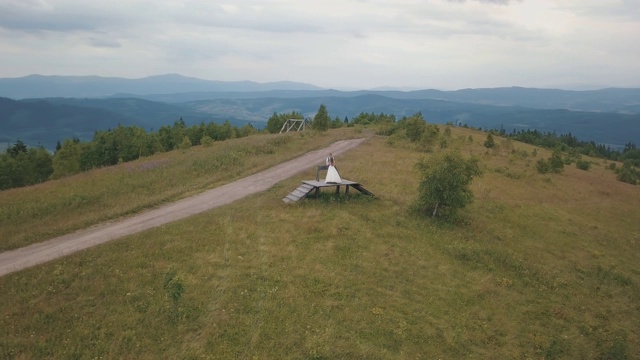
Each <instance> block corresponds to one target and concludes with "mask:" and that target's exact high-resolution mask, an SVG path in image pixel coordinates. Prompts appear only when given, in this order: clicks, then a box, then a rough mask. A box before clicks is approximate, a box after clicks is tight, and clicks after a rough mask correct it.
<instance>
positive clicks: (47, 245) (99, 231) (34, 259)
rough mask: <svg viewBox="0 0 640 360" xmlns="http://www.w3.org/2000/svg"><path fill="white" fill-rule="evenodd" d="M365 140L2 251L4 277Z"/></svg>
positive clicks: (250, 188) (179, 215)
mask: <svg viewBox="0 0 640 360" xmlns="http://www.w3.org/2000/svg"><path fill="white" fill-rule="evenodd" d="M365 140H366V139H364V138H362V139H351V140H342V141H338V142H335V143H333V144H331V145H330V146H329V147H327V148H324V149H321V150H316V151H312V152H309V153H306V154H305V155H302V156H300V157H298V158H295V159H293V160H290V161H287V162H285V163H282V164H279V165H276V166H274V167H272V168H269V169H267V170H264V171H262V172H259V173H257V174H254V175H251V176H248V177H246V178H243V179H240V180H236V181H234V182H231V183H229V184H226V185H223V186H220V187H218V188H215V189H211V190H208V191H206V192H204V193H201V194H198V195H196V196H193V197H189V198H186V199H182V200H179V201H177V202H174V203H171V204H167V205H165V206H162V207H160V208H157V209H154V210H150V211H147V212H144V213H141V214H138V215H134V216H132V217H129V218H126V219H123V220H120V221H116V222H110V223H106V224H101V225H97V226H94V227H91V228H89V229H85V230H81V231H78V232H75V233H72V234H68V235H64V236H60V237H57V238H53V239H51V240H47V241H44V242H41V243H37V244H33V245H29V246H26V247H23V248H20V249H15V250H10V251H6V252H3V253H0V276H2V275H6V274H9V273H12V272H15V271H19V270H22V269H25V268H28V267H31V266H35V265H38V264H42V263H45V262H47V261H51V260H53V259H57V258H59V257H62V256H65V255H69V254H72V253H74V252H76V251H79V250H83V249H87V248H89V247H92V246H94V245H98V244H102V243H105V242H107V241H111V240H115V239H118V238H120V237H123V236H127V235H131V234H135V233H137V232H140V231H144V230H147V229H150V228H153V227H156V226H160V225H163V224H166V223H169V222H172V221H176V220H179V219H183V218H186V217H188V216H191V215H194V214H197V213H201V212H203V211H207V210H211V209H213V208H216V207H218V206H222V205H225V204H229V203H231V202H233V201H236V200H238V199H241V198H243V197H245V196H247V195H250V194H254V193H257V192H260V191H264V190H267V189H269V188H270V187H272V186H273V185H275V184H276V183H278V182H280V181H282V180H285V179H287V178H289V177H291V176H293V175H295V174H297V173H300V172H302V171H304V170H307V169H309V168H312V167H314V166H316V165H319V164H320V165H324V158H325V157H326V155H327V154H328V153H333V154H334V155H338V154H341V153H343V152H345V151H347V150H349V149H352V148H354V147H356V146H358V145H360V144H361V143H362V142H364V141H365ZM292 190H293V189H292Z"/></svg>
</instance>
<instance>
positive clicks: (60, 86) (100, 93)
mask: <svg viewBox="0 0 640 360" xmlns="http://www.w3.org/2000/svg"><path fill="white" fill-rule="evenodd" d="M320 89H321V88H319V87H317V86H313V85H309V84H303V83H296V82H289V81H279V82H271V83H257V82H253V81H212V80H202V79H196V78H192V77H186V76H182V75H177V74H169V75H158V76H150V77H146V78H141V79H124V78H116V77H100V76H43V75H29V76H25V77H19V78H3V79H0V97H7V98H11V99H31V98H49V97H73V98H85V97H90V98H93V97H107V96H112V95H114V94H118V93H128V94H134V95H145V94H171V93H182V92H194V91H239V92H245V91H268V90H320ZM120 97H122V96H120Z"/></svg>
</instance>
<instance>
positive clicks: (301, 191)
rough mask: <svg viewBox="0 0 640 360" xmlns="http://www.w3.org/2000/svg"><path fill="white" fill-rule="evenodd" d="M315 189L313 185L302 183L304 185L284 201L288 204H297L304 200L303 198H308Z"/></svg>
mask: <svg viewBox="0 0 640 360" xmlns="http://www.w3.org/2000/svg"><path fill="white" fill-rule="evenodd" d="M313 189H315V188H314V187H313V186H312V185H309V184H305V183H302V185H300V186H299V187H298V188H297V189H295V190H293V192H292V193H290V194H289V195H287V196H285V198H284V199H282V201H284V202H286V203H291V202H296V201H298V200H300V199H302V198H303V197H305V196H307V194H309V193H310V192H311V191H313Z"/></svg>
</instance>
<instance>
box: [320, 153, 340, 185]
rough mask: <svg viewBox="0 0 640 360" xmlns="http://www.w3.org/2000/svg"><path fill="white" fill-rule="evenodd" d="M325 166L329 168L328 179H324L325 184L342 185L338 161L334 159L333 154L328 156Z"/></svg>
mask: <svg viewBox="0 0 640 360" xmlns="http://www.w3.org/2000/svg"><path fill="white" fill-rule="evenodd" d="M325 164H326V165H327V166H328V168H327V177H326V178H325V179H324V182H325V183H327V184H330V183H331V184H340V183H341V182H342V179H341V178H340V174H338V170H336V161H335V160H334V159H333V154H329V156H327V158H326V160H325Z"/></svg>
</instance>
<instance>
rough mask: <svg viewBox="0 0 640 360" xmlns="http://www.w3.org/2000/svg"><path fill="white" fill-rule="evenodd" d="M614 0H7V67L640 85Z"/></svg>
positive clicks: (639, 17)
mask: <svg viewBox="0 0 640 360" xmlns="http://www.w3.org/2000/svg"><path fill="white" fill-rule="evenodd" d="M603 4H605V3H603V2H601V1H598V0H584V1H578V0H563V1H560V0H511V1H509V0H429V1H420V0H400V1H390V0H389V1H384V0H360V1H358V0H351V1H343V0H327V1H305V2H300V1H293V0H280V1H258V0H238V1H207V0H191V1H166V0H165V1H150V0H149V1H127V2H88V1H80V0H48V1H47V0H30V1H25V0H20V1H7V0H0V46H1V47H2V49H3V51H2V54H0V76H1V77H15V76H24V75H28V74H32V73H42V74H77V75H88V74H95V75H102V76H121V77H144V76H149V75H155V74H163V73H180V74H184V75H188V76H194V77H200V78H206V79H217V80H254V81H262V82H266V81H278V80H292V81H303V82H309V83H314V84H317V85H320V86H325V87H356V88H366V87H376V86H385V85H386V86H408V87H434V88H461V87H491V86H511V85H519V86H548V85H552V84H562V83H594V84H598V85H610V86H640V65H638V64H637V63H638V62H637V59H638V58H640V47H639V46H638V45H637V44H636V43H637V40H636V39H635V35H636V34H639V33H640V10H639V9H640V7H639V6H637V4H636V1H624V0H619V1H617V2H613V1H612V2H607V3H606V5H603ZM613 40H615V41H613Z"/></svg>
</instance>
